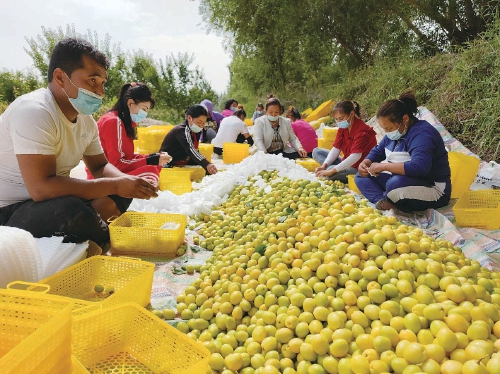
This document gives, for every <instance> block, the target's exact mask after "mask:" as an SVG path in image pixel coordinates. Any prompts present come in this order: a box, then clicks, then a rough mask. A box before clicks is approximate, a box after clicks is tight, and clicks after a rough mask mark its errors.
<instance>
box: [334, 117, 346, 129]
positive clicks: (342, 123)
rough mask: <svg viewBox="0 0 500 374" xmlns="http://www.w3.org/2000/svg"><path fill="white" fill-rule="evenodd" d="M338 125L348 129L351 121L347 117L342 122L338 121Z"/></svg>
mask: <svg viewBox="0 0 500 374" xmlns="http://www.w3.org/2000/svg"><path fill="white" fill-rule="evenodd" d="M337 126H338V127H339V128H341V129H347V128H348V127H349V121H347V120H346V119H345V120H343V121H340V122H337Z"/></svg>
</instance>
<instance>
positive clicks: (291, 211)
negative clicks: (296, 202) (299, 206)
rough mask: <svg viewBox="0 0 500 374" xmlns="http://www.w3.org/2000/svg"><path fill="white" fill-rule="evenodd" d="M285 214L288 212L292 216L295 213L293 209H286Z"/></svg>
mask: <svg viewBox="0 0 500 374" xmlns="http://www.w3.org/2000/svg"><path fill="white" fill-rule="evenodd" d="M285 212H287V213H288V214H292V213H293V212H295V211H294V210H293V209H292V208H286V209H285Z"/></svg>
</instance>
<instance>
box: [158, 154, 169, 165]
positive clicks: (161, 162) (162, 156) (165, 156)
mask: <svg viewBox="0 0 500 374" xmlns="http://www.w3.org/2000/svg"><path fill="white" fill-rule="evenodd" d="M159 155H160V160H159V162H158V165H165V164H168V163H169V162H170V161H172V156H170V155H169V154H168V153H167V152H160V153H159Z"/></svg>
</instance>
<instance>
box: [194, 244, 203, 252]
mask: <svg viewBox="0 0 500 374" xmlns="http://www.w3.org/2000/svg"><path fill="white" fill-rule="evenodd" d="M202 249H203V248H201V247H199V246H197V245H192V246H191V251H193V252H194V253H198V252H200V251H201V250H202Z"/></svg>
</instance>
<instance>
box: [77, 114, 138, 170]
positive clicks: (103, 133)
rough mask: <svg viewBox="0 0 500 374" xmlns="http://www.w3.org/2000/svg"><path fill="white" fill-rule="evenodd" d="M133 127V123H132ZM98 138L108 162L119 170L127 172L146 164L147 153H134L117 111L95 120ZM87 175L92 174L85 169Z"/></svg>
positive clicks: (132, 143)
mask: <svg viewBox="0 0 500 374" xmlns="http://www.w3.org/2000/svg"><path fill="white" fill-rule="evenodd" d="M132 125H133V126H134V127H135V123H132ZM97 128H98V129H99V138H100V140H101V145H102V148H103V149H104V154H105V155H106V158H107V159H108V162H109V163H110V164H112V165H114V166H116V167H117V168H118V169H119V170H120V171H122V172H123V173H125V174H129V173H131V172H132V171H134V170H135V169H138V168H140V167H142V166H146V165H147V161H146V157H147V155H139V154H137V153H134V141H133V139H132V138H129V137H128V136H127V133H126V132H125V126H124V125H123V123H122V121H121V120H120V119H119V118H118V113H117V112H108V113H106V114H104V115H103V116H102V117H101V118H99V121H97ZM87 176H88V177H89V179H92V176H91V175H90V173H89V172H88V170H87Z"/></svg>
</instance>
